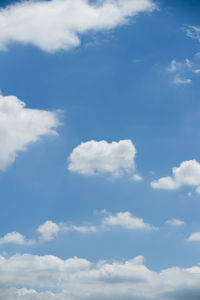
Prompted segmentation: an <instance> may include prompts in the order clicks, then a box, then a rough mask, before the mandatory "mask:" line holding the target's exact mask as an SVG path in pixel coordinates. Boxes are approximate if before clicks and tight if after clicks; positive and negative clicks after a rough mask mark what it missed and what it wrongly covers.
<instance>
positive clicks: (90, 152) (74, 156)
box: [68, 140, 136, 176]
mask: <svg viewBox="0 0 200 300" xmlns="http://www.w3.org/2000/svg"><path fill="white" fill-rule="evenodd" d="M135 155H136V149H135V146H134V145H133V143H132V141H131V140H121V141H119V142H112V143H108V142H106V141H89V142H86V143H81V144H80V145H79V146H77V147H76V148H75V149H74V150H73V151H72V153H71V155H70V157H69V161H70V163H69V166H68V169H69V170H70V171H73V172H78V173H80V174H85V175H97V174H101V173H110V174H112V175H113V176H120V175H122V174H123V173H126V172H131V171H134V168H135V162H134V158H135Z"/></svg>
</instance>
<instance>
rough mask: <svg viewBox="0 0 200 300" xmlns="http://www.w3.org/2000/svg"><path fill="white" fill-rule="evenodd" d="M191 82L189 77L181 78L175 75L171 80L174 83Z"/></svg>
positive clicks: (185, 83) (184, 83)
mask: <svg viewBox="0 0 200 300" xmlns="http://www.w3.org/2000/svg"><path fill="white" fill-rule="evenodd" d="M191 82H192V80H191V79H186V78H181V77H179V76H176V77H175V78H174V80H173V83H174V84H176V85H187V84H190V83H191Z"/></svg>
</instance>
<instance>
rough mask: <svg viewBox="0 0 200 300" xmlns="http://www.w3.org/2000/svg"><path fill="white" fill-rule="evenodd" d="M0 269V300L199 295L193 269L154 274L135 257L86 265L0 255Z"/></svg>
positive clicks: (199, 272) (165, 299)
mask: <svg viewBox="0 0 200 300" xmlns="http://www.w3.org/2000/svg"><path fill="white" fill-rule="evenodd" d="M0 269H1V273H0V284H1V286H6V287H5V288H1V291H0V297H1V298H2V299H9V300H14V299H20V300H21V299H22V300H27V299H29V300H33V299H34V300H35V299H39V300H55V299H56V300H100V299H106V300H113V299H118V300H124V299H132V297H133V295H134V299H137V300H149V299H151V300H160V299H162V300H180V299H186V298H185V296H186V297H187V299H197V298H195V297H194V295H199V292H200V285H199V282H200V267H199V266H194V267H191V268H188V269H181V268H178V267H174V268H169V269H166V270H162V271H161V272H160V273H156V272H153V271H151V270H150V269H148V268H147V267H146V266H145V265H144V261H143V257H141V256H139V257H136V258H134V259H131V260H127V261H125V262H118V261H115V262H113V263H108V262H105V261H104V262H102V261H101V262H99V263H97V264H92V263H91V262H90V261H88V260H85V259H79V258H77V257H75V258H70V259H67V260H62V259H60V258H58V257H56V256H52V255H45V256H35V255H31V254H24V255H20V254H17V255H14V256H11V257H9V258H5V257H4V256H0ZM55 291H56V292H55ZM194 293H195V294H194ZM183 296H184V297H183ZM4 297H5V298H4Z"/></svg>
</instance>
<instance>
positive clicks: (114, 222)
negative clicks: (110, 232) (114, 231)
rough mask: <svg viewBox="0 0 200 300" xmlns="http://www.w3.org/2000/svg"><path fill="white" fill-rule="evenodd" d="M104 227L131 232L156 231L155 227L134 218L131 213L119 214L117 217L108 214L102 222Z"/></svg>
mask: <svg viewBox="0 0 200 300" xmlns="http://www.w3.org/2000/svg"><path fill="white" fill-rule="evenodd" d="M102 224H103V225H108V226H120V227H123V228H126V229H130V230H155V227H154V226H152V225H149V224H147V223H145V222H144V221H143V219H140V218H137V217H135V216H132V214H131V213H130V212H129V211H126V212H118V213H117V214H116V215H112V214H109V213H108V214H107V216H106V217H105V218H104V219H103V221H102Z"/></svg>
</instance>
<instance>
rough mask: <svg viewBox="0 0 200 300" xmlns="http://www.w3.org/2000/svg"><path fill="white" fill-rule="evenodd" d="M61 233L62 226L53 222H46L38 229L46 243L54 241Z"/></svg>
mask: <svg viewBox="0 0 200 300" xmlns="http://www.w3.org/2000/svg"><path fill="white" fill-rule="evenodd" d="M59 231H61V226H60V225H58V224H56V223H54V222H52V221H46V222H45V223H44V224H42V225H40V226H39V227H38V228H37V232H38V233H39V234H40V238H41V239H42V240H46V241H49V240H53V239H54V238H55V237H56V236H57V234H58V232H59Z"/></svg>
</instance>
